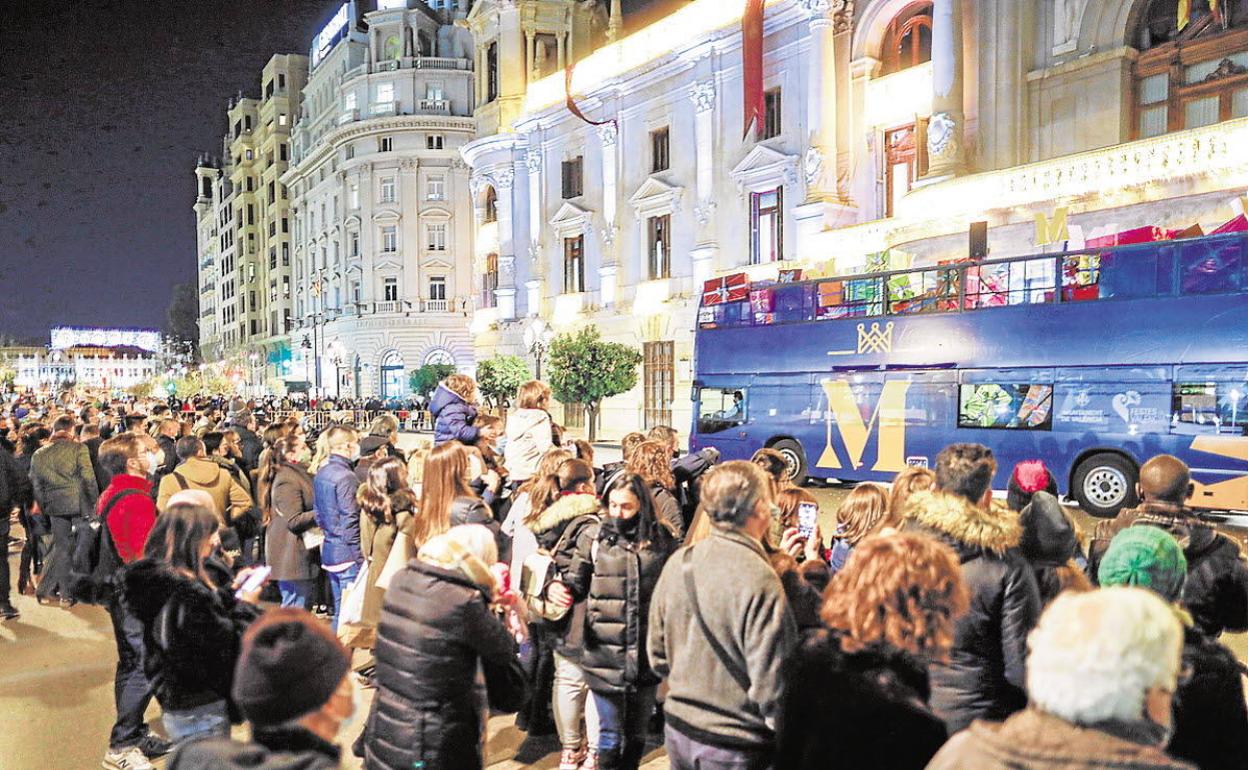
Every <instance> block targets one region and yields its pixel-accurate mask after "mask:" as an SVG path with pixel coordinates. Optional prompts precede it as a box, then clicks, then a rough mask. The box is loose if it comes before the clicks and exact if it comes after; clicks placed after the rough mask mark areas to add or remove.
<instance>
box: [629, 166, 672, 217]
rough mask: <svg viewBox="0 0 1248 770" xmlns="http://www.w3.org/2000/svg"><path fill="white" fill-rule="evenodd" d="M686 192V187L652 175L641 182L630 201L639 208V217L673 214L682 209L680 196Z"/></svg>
mask: <svg viewBox="0 0 1248 770" xmlns="http://www.w3.org/2000/svg"><path fill="white" fill-rule="evenodd" d="M684 192H685V188H683V187H676V186H675V185H670V184H668V183H667V182H664V181H663V180H662V179H659V178H658V177H653V176H652V177H649V178H648V179H646V181H644V182H642V183H641V187H638V188H637V192H635V193H633V194H632V195H631V196H629V198H628V202H629V203H630V204H632V206H633V208H634V209H636V210H637V216H638V217H643V218H644V217H651V216H656V215H660V214H671V213H672V212H674V211H679V210H680V197H681V195H682V194H683V193H684Z"/></svg>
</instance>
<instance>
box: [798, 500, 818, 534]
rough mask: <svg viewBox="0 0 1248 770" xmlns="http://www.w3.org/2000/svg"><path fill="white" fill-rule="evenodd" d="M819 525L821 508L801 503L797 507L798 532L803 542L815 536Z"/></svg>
mask: <svg viewBox="0 0 1248 770" xmlns="http://www.w3.org/2000/svg"><path fill="white" fill-rule="evenodd" d="M818 523H819V506H818V505H817V504H815V503H801V504H799V505H798V506H797V532H798V534H800V535H801V536H802V539H803V540H809V539H811V538H812V537H814V536H815V526H816V525H817V524H818Z"/></svg>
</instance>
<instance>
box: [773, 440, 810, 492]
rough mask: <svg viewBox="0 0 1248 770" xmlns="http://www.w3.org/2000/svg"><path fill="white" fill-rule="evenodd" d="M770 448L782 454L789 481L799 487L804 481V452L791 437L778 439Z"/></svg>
mask: <svg viewBox="0 0 1248 770" xmlns="http://www.w3.org/2000/svg"><path fill="white" fill-rule="evenodd" d="M771 448H772V449H774V450H776V451H777V452H779V453H780V454H782V455H784V461H785V463H786V464H787V465H788V474H789V475H788V478H789V481H791V482H793V483H794V484H796V485H798V486H799V487H800V486H802V485H803V484H805V483H806V452H805V451H804V450H803V449H802V445H801V444H799V443H797V442H796V441H794V440H793V439H791V438H784V439H780V440H779V441H777V442H776V443H774V444H772V445H771Z"/></svg>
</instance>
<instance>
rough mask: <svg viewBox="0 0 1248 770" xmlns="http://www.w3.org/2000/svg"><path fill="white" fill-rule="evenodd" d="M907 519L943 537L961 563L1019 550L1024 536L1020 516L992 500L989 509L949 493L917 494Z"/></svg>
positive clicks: (911, 502) (910, 505)
mask: <svg viewBox="0 0 1248 770" xmlns="http://www.w3.org/2000/svg"><path fill="white" fill-rule="evenodd" d="M905 517H906V519H907V520H908V521H910V522H912V523H913V524H915V525H917V526H919V527H921V528H924V529H928V530H930V531H932V532H935V533H936V534H938V535H940V536H941V539H943V540H946V541H948V542H949V544H950V545H952V546H953V547H954V549H955V550H957V551H958V556H959V557H960V558H961V560H962V561H964V562H965V561H967V559H970V558H974V556H975V555H976V553H977V552H980V551H988V552H990V553H993V554H996V555H998V556H1000V555H1002V554H1004V553H1005V552H1006V551H1008V550H1010V549H1011V548H1017V547H1018V544H1019V542H1020V541H1021V540H1022V536H1023V526H1022V524H1021V522H1020V521H1019V517H1018V514H1017V513H1015V512H1014V511H1011V510H1010V509H1009V508H1007V507H1006V506H1005V505H1004V504H1003V503H999V502H997V501H996V500H993V501H992V503H991V504H990V505H989V506H988V507H987V508H982V507H980V506H978V505H974V504H972V503H971V502H970V501H969V500H966V499H965V498H963V497H960V496H958V495H952V494H949V493H948V492H918V493H916V494H915V495H913V496H912V497H911V498H910V502H909V504H908V505H907V506H906V510H905Z"/></svg>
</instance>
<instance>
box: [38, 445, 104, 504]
mask: <svg viewBox="0 0 1248 770" xmlns="http://www.w3.org/2000/svg"><path fill="white" fill-rule="evenodd" d="M30 483H31V485H32V486H33V487H34V491H35V500H37V501H38V502H39V507H40V508H42V509H43V512H44V513H46V514H48V515H49V516H68V517H77V516H90V515H92V514H94V513H95V502H96V500H98V499H99V497H100V488H99V486H98V485H97V484H96V482H95V470H93V469H92V467H91V454H90V453H89V452H88V451H87V448H86V446H84V445H82V444H79V443H78V442H77V441H74V440H73V439H71V438H66V437H64V436H59V437H56V438H53V439H52V441H51V442H49V443H48V444H47V446H44V447H40V448H39V450H38V451H36V452H35V453H34V454H33V455H31V458H30Z"/></svg>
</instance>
